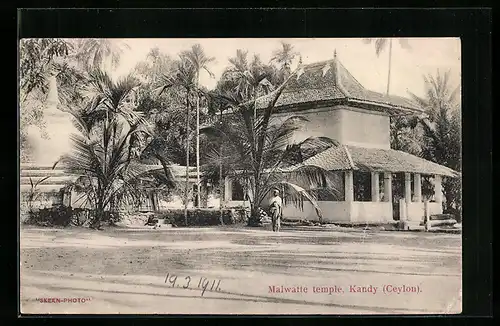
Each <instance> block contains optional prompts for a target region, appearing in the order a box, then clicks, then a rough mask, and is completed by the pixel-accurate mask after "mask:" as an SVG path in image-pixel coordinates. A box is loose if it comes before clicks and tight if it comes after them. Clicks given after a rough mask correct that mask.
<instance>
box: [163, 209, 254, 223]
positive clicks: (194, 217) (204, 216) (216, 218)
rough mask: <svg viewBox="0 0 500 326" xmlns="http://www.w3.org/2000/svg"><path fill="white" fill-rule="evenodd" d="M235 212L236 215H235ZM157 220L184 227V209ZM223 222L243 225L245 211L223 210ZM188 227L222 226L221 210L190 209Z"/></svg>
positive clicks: (174, 210) (169, 211)
mask: <svg viewBox="0 0 500 326" xmlns="http://www.w3.org/2000/svg"><path fill="white" fill-rule="evenodd" d="M233 212H234V214H233ZM155 217H156V218H159V219H165V222H166V223H170V224H172V225H175V226H184V225H185V224H186V223H185V218H184V209H169V210H164V211H161V212H159V213H157V214H155ZM222 220H223V222H224V224H235V223H243V222H245V221H246V213H245V210H244V209H234V211H233V210H232V209H228V208H226V209H223V210H222ZM187 222H188V226H211V225H220V224H221V223H220V210H218V209H209V208H197V209H188V218H187Z"/></svg>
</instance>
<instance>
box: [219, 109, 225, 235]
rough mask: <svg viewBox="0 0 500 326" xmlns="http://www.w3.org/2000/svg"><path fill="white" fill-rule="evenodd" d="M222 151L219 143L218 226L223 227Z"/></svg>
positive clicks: (222, 146) (222, 148)
mask: <svg viewBox="0 0 500 326" xmlns="http://www.w3.org/2000/svg"><path fill="white" fill-rule="evenodd" d="M220 124H221V125H222V110H221V111H220ZM223 150H224V145H223V143H221V145H220V147H219V158H220V162H219V210H220V224H221V225H224V216H223V209H222V208H223V204H224V178H223V176H222V158H223V156H222V151H223Z"/></svg>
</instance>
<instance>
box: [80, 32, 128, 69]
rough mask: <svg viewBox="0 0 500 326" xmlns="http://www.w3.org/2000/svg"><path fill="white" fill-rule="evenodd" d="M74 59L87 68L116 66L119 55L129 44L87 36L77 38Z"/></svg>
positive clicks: (118, 61) (119, 58)
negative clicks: (86, 37) (85, 37)
mask: <svg viewBox="0 0 500 326" xmlns="http://www.w3.org/2000/svg"><path fill="white" fill-rule="evenodd" d="M75 43H76V49H77V52H76V54H75V56H74V57H75V59H76V60H77V61H78V62H79V63H80V64H82V66H83V67H84V68H85V69H87V70H93V69H95V68H99V69H105V68H106V66H108V67H110V68H116V67H117V66H118V64H119V63H120V60H121V55H122V54H123V52H124V51H125V50H127V49H130V46H129V45H128V44H126V43H124V42H121V41H119V40H114V39H102V38H88V39H81V40H77V41H76V42H75Z"/></svg>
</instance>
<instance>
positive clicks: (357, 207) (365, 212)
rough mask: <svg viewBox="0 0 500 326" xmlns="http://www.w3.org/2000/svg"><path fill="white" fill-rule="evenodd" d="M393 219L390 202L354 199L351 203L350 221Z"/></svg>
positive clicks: (386, 220) (385, 220) (384, 220)
mask: <svg viewBox="0 0 500 326" xmlns="http://www.w3.org/2000/svg"><path fill="white" fill-rule="evenodd" d="M393 220H394V219H393V217H392V203H390V202H361V201H355V202H352V203H351V219H350V221H351V222H390V221H393Z"/></svg>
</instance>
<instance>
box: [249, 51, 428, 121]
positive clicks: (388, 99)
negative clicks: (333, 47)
mask: <svg viewBox="0 0 500 326" xmlns="http://www.w3.org/2000/svg"><path fill="white" fill-rule="evenodd" d="M303 69H304V70H303V74H301V75H300V76H299V78H294V77H292V79H290V80H289V82H288V84H287V86H286V87H285V89H284V91H283V93H282V94H281V95H280V96H279V98H278V100H277V102H276V107H281V108H285V107H288V106H294V105H295V106H296V105H300V104H306V103H315V102H321V101H334V100H346V101H350V102H353V103H360V104H365V105H368V106H369V107H371V108H372V109H380V110H385V111H391V112H392V113H395V112H423V110H422V109H421V108H420V107H418V105H417V104H416V103H414V102H412V101H411V100H409V99H407V98H404V97H400V96H394V95H389V96H388V95H385V94H382V93H378V92H374V91H370V90H367V89H366V88H364V87H363V85H361V84H360V83H359V82H358V81H357V80H356V79H355V78H354V77H353V76H352V75H351V73H350V72H349V71H348V70H347V69H346V68H345V67H344V66H343V65H342V63H340V62H339V61H338V59H332V60H327V61H322V62H316V63H313V64H309V65H305V66H304V68H303ZM274 94H275V93H274V92H271V93H270V94H268V95H265V96H262V97H260V98H259V99H257V101H256V105H257V107H258V108H260V109H262V108H265V107H266V106H267V105H268V104H269V102H270V101H271V100H272V98H273V96H274Z"/></svg>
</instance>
